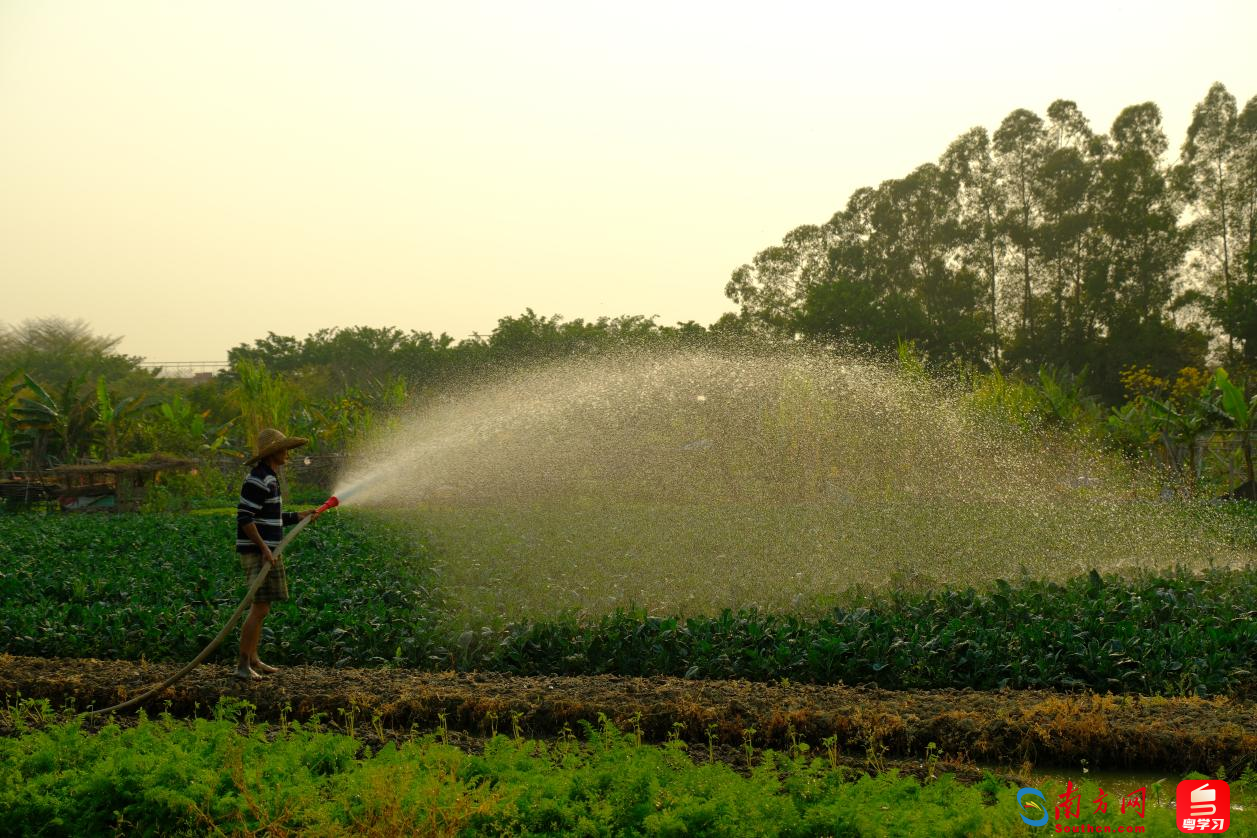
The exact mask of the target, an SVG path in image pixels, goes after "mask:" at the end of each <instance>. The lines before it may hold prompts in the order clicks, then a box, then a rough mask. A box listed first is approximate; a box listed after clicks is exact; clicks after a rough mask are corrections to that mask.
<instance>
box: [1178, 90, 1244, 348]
mask: <svg viewBox="0 0 1257 838" xmlns="http://www.w3.org/2000/svg"><path fill="white" fill-rule="evenodd" d="M1237 122H1238V111H1237V106H1236V102H1235V97H1234V96H1232V95H1231V93H1230V92H1229V91H1228V90H1227V89H1226V87H1225V86H1224V85H1223V84H1222V83H1221V82H1216V83H1214V85H1213V86H1212V87H1210V88H1209V92H1208V93H1207V94H1206V95H1205V98H1204V100H1202V101H1201V102H1200V103H1199V104H1198V105H1196V108H1195V110H1194V111H1193V112H1192V121H1191V125H1189V126H1188V128H1187V140H1186V141H1185V142H1184V143H1183V149H1182V155H1181V164H1180V171H1179V174H1180V178H1179V185H1180V187H1181V188H1182V190H1183V193H1184V197H1185V198H1186V200H1187V208H1188V211H1189V213H1190V216H1191V222H1190V227H1189V229H1190V231H1191V238H1192V244H1193V246H1194V247H1195V249H1196V252H1197V253H1198V254H1199V257H1200V259H1201V261H1202V262H1203V263H1204V273H1205V277H1204V279H1205V282H1206V284H1207V286H1208V287H1209V289H1210V291H1209V293H1210V296H1211V297H1212V301H1211V303H1212V304H1211V305H1210V309H1211V310H1212V311H1214V312H1227V311H1229V309H1230V308H1231V304H1232V293H1231V292H1232V285H1233V279H1234V277H1233V265H1232V262H1233V251H1234V249H1235V245H1236V241H1237V239H1240V238H1241V234H1240V231H1239V230H1238V229H1236V228H1237V225H1238V222H1239V220H1240V219H1239V213H1238V212H1237V207H1236V203H1237V199H1238V198H1240V196H1239V195H1238V194H1237V192H1238V190H1239V182H1240V170H1241V169H1242V162H1241V160H1242V155H1241V148H1240V144H1239V142H1238V140H1239V136H1238V125H1237ZM1217 319H1218V320H1219V321H1220V324H1221V325H1222V326H1223V329H1224V330H1225V331H1226V332H1227V344H1228V347H1230V348H1232V349H1233V347H1234V339H1235V337H1236V336H1235V334H1234V333H1233V332H1232V330H1231V328H1229V327H1228V324H1227V323H1226V320H1228V319H1229V318H1227V316H1226V315H1225V314H1223V316H1222V317H1219V318H1217Z"/></svg>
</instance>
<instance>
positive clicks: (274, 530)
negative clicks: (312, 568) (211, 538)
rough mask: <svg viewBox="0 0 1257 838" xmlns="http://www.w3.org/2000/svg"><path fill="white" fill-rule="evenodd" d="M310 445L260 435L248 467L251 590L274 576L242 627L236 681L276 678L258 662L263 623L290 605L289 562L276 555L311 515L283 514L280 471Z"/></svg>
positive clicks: (244, 534)
mask: <svg viewBox="0 0 1257 838" xmlns="http://www.w3.org/2000/svg"><path fill="white" fill-rule="evenodd" d="M307 442H309V440H307V439H303V438H301V437H297V436H284V434H282V433H280V432H279V431H277V430H275V429H274V428H266V429H264V430H263V431H262V432H261V433H259V434H258V439H257V453H256V454H254V455H253V457H252V458H250V459H248V460H246V461H245V465H246V466H249V465H251V466H253V470H252V471H250V472H249V476H248V477H246V478H245V479H244V484H243V485H242V486H241V487H240V502H239V503H238V504H237V505H236V552H237V553H239V554H240V566H241V567H242V568H243V569H244V574H245V579H246V580H247V582H248V584H249V585H250V586H251V585H252V584H253V581H254V580H255V579H256V578H257V575H258V574H259V573H260V572H261V571H262V568H263V567H265V566H266V565H265V564H264V563H265V562H269V563H270V565H271V569H270V572H269V573H267V574H266V579H265V580H264V581H263V582H262V586H261V587H260V588H258V590H257V593H256V594H255V595H254V597H253V604H252V606H251V607H250V608H249V616H247V617H245V620H244V625H243V626H241V627H240V659H239V661H238V662H237V664H236V677H237V678H241V679H245V680H250V681H253V680H258V679H260V678H261V677H262V676H263V675H265V674H268V673H271V672H275V671H276V669H275V667H273V666H270V665H269V664H265V663H262V660H261V659H260V658H259V657H258V639H259V638H260V637H261V636H262V621H263V620H265V619H266V615H267V613H269V612H270V610H271V603H272V602H283V601H285V600H287V599H288V579H287V577H286V576H285V575H284V562H283V557H282V556H279V557H276V556H275V555H274V554H273V553H272V552H271V551H272V550H274V549H275V547H276V546H278V545H279V542H280V541H281V540H282V539H283V537H284V527H290V526H292V525H293V524H295V523H297V522H298V521H300V520H301V519H302V518H305V517H306V516H308V515H309V514H310V511H309V510H307V511H305V512H302V513H300V514H298V513H296V512H283V511H282V510H281V504H282V503H283V497H282V496H281V495H280V493H279V477H278V475H277V473H276V472H277V471H278V470H279V469H280V468H281V467H282V466H283V465H284V463H286V462H288V452H289V451H290V450H292V449H293V448H297V447H298V446H301V445H305V444H306V443H307Z"/></svg>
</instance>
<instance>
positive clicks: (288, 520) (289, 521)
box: [279, 509, 314, 527]
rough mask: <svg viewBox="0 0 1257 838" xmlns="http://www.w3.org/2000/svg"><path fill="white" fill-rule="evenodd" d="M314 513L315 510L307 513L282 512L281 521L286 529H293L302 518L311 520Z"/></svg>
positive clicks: (280, 514) (309, 510) (308, 510)
mask: <svg viewBox="0 0 1257 838" xmlns="http://www.w3.org/2000/svg"><path fill="white" fill-rule="evenodd" d="M313 512H314V510H313V509H307V510H306V511H305V512H281V513H279V520H280V521H281V522H282V523H283V525H284V526H285V527H291V526H292V525H293V524H295V523H297V522H298V521H300V520H301V519H302V518H309V517H310V515H311V514H312V513H313Z"/></svg>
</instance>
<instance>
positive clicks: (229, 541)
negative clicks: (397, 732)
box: [0, 511, 450, 666]
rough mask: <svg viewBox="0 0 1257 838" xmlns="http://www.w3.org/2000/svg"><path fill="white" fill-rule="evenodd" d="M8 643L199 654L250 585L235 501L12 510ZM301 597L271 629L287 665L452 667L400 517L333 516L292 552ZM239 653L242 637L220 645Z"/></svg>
mask: <svg viewBox="0 0 1257 838" xmlns="http://www.w3.org/2000/svg"><path fill="white" fill-rule="evenodd" d="M0 543H3V544H4V545H5V550H4V553H3V555H2V556H0V601H3V603H4V605H3V607H2V608H0V649H3V650H4V651H7V652H12V653H15V654H26V655H42V656H59V657H74V656H78V657H98V658H128V659H136V658H140V657H144V658H147V659H149V660H166V661H169V660H186V659H190V658H191V657H193V656H194V655H195V654H196V653H197V652H199V651H200V650H201V648H203V647H204V646H205V644H206V643H207V642H208V641H209V640H210V639H211V638H212V637H213V636H214V635H215V634H216V633H217V632H218V629H219V628H220V627H221V626H222V624H223V623H225V622H226V620H227V618H228V616H230V614H231V612H232V610H233V609H234V608H235V607H236V604H237V603H238V602H239V601H240V597H242V596H243V595H244V590H245V585H244V576H243V574H242V573H241V571H240V565H239V560H238V559H237V557H236V554H235V552H234V549H235V548H234V544H235V515H234V512H224V511H218V512H213V513H210V514H203V515H181V516H176V515H112V516H101V517H96V516H59V515H52V516H37V515H19V516H0ZM285 562H286V566H287V569H288V579H289V588H290V590H291V591H292V595H293V600H292V601H291V602H289V603H282V604H277V605H276V606H275V608H274V609H273V612H272V616H271V617H270V618H269V619H268V620H267V623H266V626H265V628H264V629H263V632H264V638H263V642H264V645H265V650H266V652H267V653H269V654H270V655H271V656H272V657H273V658H274V659H275V660H276V661H278V662H281V663H320V664H326V665H342V666H348V665H351V664H353V665H358V666H362V665H372V664H376V665H379V664H384V663H388V662H404V663H407V664H409V665H412V666H433V665H444V666H448V665H449V662H450V658H449V656H448V652H446V650H445V649H444V648H443V647H442V646H441V645H440V644H439V638H440V637H441V636H443V634H444V633H445V632H443V631H442V630H441V629H440V628H439V625H440V622H441V619H442V613H443V609H442V608H441V605H440V602H439V599H437V597H436V596H435V595H434V593H433V591H432V586H431V583H430V581H428V579H427V577H426V576H425V574H424V568H425V567H426V564H427V561H426V558H425V552H424V548H423V547H422V545H419V544H417V543H415V542H414V541H413V540H412V539H411V538H410V537H409V536H408V534H407V533H405V532H404V531H401V530H399V529H397V528H396V527H393V526H390V525H389V524H388V523H387V522H383V521H372V522H371V523H370V525H364V523H363V522H362V520H361V519H357V522H355V521H353V520H349V518H348V516H343V515H328V516H324V517H322V518H320V519H319V521H318V523H317V524H316V525H314V526H311V527H307V528H306V530H305V532H304V533H302V535H301V536H300V537H299V538H298V540H296V541H294V542H293V545H292V547H291V548H289V553H288V555H287V556H286V557H285ZM216 654H217V658H218V659H219V660H229V659H233V660H234V656H235V654H236V652H235V645H234V643H233V642H232V641H230V640H229V641H228V642H225V643H224V644H223V646H222V647H221V648H220V650H219V651H218V652H217V653H216Z"/></svg>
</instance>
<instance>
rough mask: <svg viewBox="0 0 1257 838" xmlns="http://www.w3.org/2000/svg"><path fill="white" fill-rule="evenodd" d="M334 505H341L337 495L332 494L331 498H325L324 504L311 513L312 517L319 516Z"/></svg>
mask: <svg viewBox="0 0 1257 838" xmlns="http://www.w3.org/2000/svg"><path fill="white" fill-rule="evenodd" d="M333 506H340V501H339V500H338V499H337V497H336V496H335V495H332V496H331V497H330V498H328V499H327V500H325V501H324V502H323V505H322V506H320V507H319V508H318V509H316V510H314V512H313V513H311V515H310V517H311V518H317V517H319V516H320V515H322V514H323V513H324V512H326V511H327V510H329V509H331V508H332V507H333Z"/></svg>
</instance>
